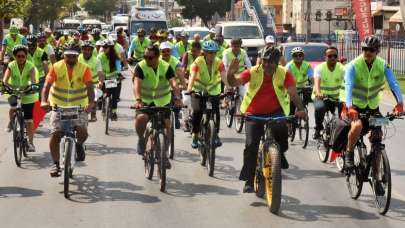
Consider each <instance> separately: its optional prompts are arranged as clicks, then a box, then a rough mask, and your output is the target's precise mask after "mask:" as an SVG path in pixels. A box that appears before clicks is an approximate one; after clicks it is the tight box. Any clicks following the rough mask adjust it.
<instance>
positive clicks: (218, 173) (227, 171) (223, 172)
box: [214, 163, 240, 181]
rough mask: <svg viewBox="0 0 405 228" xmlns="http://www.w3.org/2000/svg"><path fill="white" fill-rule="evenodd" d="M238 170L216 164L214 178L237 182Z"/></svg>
mask: <svg viewBox="0 0 405 228" xmlns="http://www.w3.org/2000/svg"><path fill="white" fill-rule="evenodd" d="M239 173H240V170H238V169H235V167H233V166H231V165H228V164H224V163H216V164H215V172H214V178H216V179H219V180H223V181H239Z"/></svg>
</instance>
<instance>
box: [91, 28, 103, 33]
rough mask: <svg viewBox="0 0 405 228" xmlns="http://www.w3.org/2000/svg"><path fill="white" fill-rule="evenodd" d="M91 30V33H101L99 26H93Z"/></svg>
mask: <svg viewBox="0 0 405 228" xmlns="http://www.w3.org/2000/svg"><path fill="white" fill-rule="evenodd" d="M91 32H92V33H93V34H100V33H101V30H100V29H99V28H94V29H93V30H92V31H91Z"/></svg>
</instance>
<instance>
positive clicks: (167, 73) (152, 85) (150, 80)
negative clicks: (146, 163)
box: [133, 45, 181, 169]
mask: <svg viewBox="0 0 405 228" xmlns="http://www.w3.org/2000/svg"><path fill="white" fill-rule="evenodd" d="M159 57H160V52H159V48H158V47H156V46H152V45H151V46H149V47H147V48H146V50H145V53H144V60H142V61H141V62H139V63H138V64H137V65H136V67H135V71H134V75H133V82H134V96H135V108H141V107H144V106H158V107H164V106H169V105H170V103H171V101H172V93H171V92H170V90H171V89H172V90H173V91H174V94H175V95H174V100H175V104H176V106H180V105H181V99H180V91H179V89H178V88H177V85H176V80H175V72H174V70H173V69H172V68H171V66H170V65H169V64H168V63H166V62H165V61H163V60H162V59H160V58H159ZM148 121H149V117H148V115H147V114H146V113H143V112H139V111H138V112H137V114H136V118H135V128H136V133H137V134H138V137H139V140H138V147H137V152H138V154H140V155H143V154H144V153H145V138H144V133H145V129H146V124H147V123H148ZM165 128H166V133H167V136H168V139H170V137H174V136H173V135H170V116H169V115H168V116H166V120H165ZM168 141H170V140H168ZM166 149H167V147H166ZM166 165H167V168H168V169H170V167H171V165H170V162H169V161H168V160H166Z"/></svg>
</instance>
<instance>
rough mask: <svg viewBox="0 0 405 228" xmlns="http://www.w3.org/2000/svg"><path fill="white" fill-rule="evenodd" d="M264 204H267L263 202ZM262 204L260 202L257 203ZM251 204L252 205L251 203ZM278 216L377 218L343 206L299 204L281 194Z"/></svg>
mask: <svg viewBox="0 0 405 228" xmlns="http://www.w3.org/2000/svg"><path fill="white" fill-rule="evenodd" d="M263 204H264V206H267V205H266V204H265V203H263ZM258 205H260V206H262V205H261V204H258ZM252 206H253V205H252ZM281 206H282V208H281V211H280V213H279V216H280V217H282V218H286V219H292V220H296V221H305V222H312V221H318V220H321V221H330V220H331V219H354V220H377V219H380V217H379V216H378V215H377V214H374V213H369V212H365V211H362V210H359V209H356V208H351V207H345V206H328V205H312V204H301V201H299V200H298V199H296V198H294V197H291V196H286V195H284V196H283V199H282V205H281Z"/></svg>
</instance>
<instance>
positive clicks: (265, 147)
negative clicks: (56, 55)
mask: <svg viewBox="0 0 405 228" xmlns="http://www.w3.org/2000/svg"><path fill="white" fill-rule="evenodd" d="M245 118H246V119H247V120H253V121H259V122H265V130H264V135H263V136H262V138H261V140H260V145H259V153H258V157H257V166H256V172H255V178H254V191H255V193H256V196H257V197H260V198H263V197H264V195H266V200H267V206H268V208H269V210H270V212H271V213H277V212H278V211H279V209H280V205H281V192H282V176H281V154H280V150H279V145H278V144H277V142H276V141H275V139H274V137H273V134H272V131H271V124H273V123H279V122H285V121H287V122H291V121H295V120H296V117H295V116H287V117H263V116H245Z"/></svg>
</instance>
